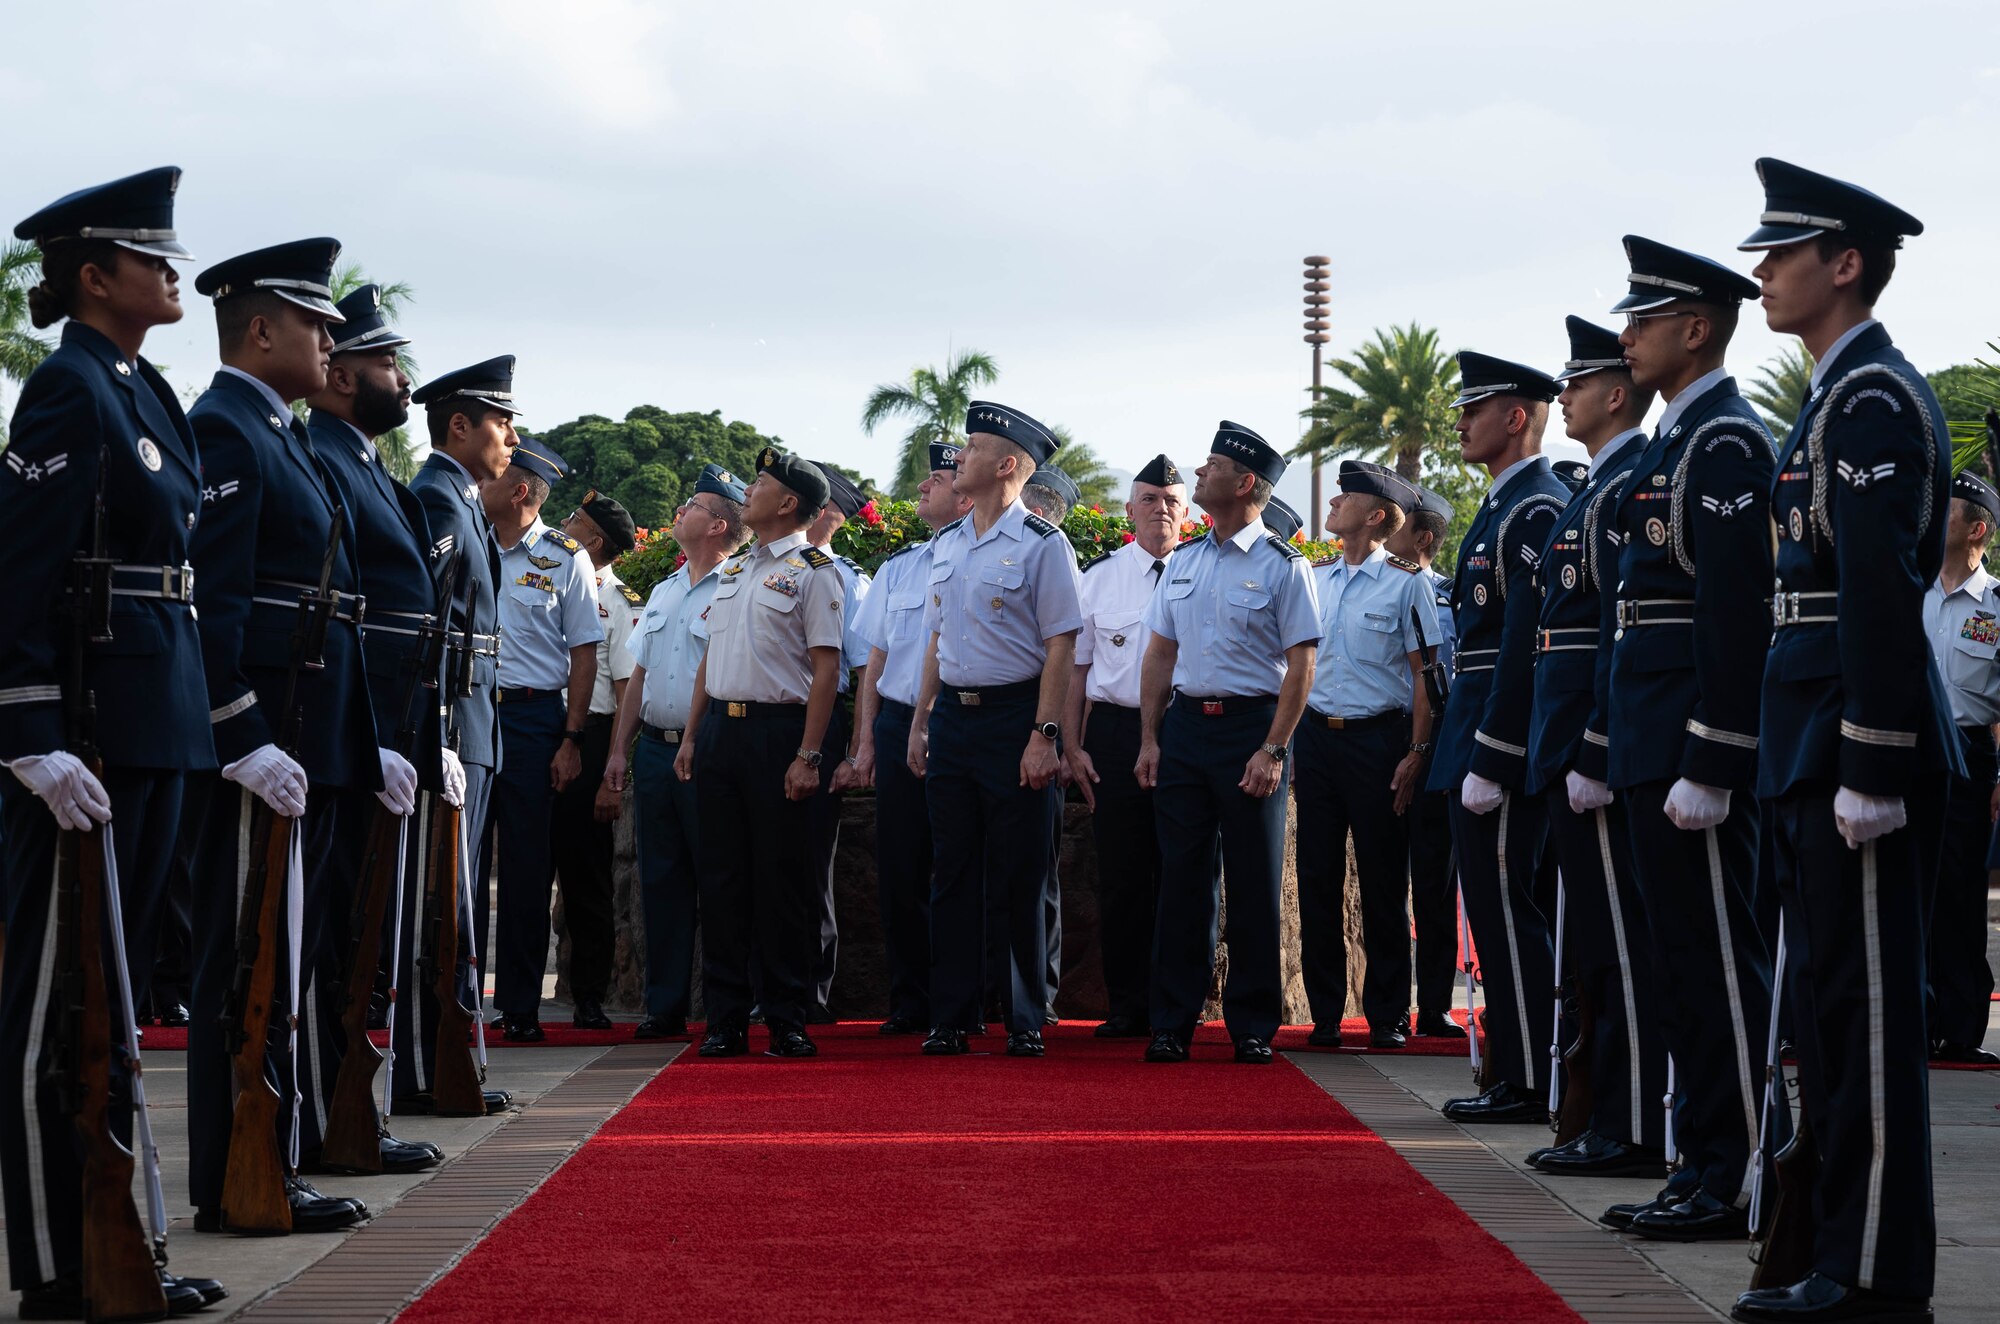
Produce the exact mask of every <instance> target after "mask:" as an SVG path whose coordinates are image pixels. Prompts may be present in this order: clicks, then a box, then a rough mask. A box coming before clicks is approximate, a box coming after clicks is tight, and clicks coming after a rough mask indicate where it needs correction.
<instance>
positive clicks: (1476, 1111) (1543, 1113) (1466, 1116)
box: [1443, 1080, 1549, 1122]
mask: <svg viewBox="0 0 2000 1324" xmlns="http://www.w3.org/2000/svg"><path fill="white" fill-rule="evenodd" d="M1443 1112H1444V1115H1445V1116H1446V1117H1448V1118H1450V1119H1451V1120H1452V1121H1454V1122H1546V1121H1548V1120H1549V1106H1548V1103H1547V1102H1546V1101H1545V1100H1542V1099H1531V1098H1529V1097H1528V1096H1527V1095H1525V1094H1523V1093H1522V1092H1521V1091H1520V1090H1518V1089H1516V1088H1514V1085H1513V1083H1512V1082H1510V1081H1505V1080H1503V1081H1501V1082H1500V1083H1499V1084H1497V1085H1495V1086H1494V1087H1493V1088H1492V1089H1489V1090H1487V1091H1486V1093H1484V1094H1479V1095H1475V1096H1473V1097H1472V1098H1469V1099H1452V1100H1450V1101H1448V1102H1447V1103H1446V1104H1445V1106H1444V1109H1443Z"/></svg>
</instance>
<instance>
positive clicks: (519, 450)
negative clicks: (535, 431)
mask: <svg viewBox="0 0 2000 1324" xmlns="http://www.w3.org/2000/svg"><path fill="white" fill-rule="evenodd" d="M507 458H508V462H509V463H510V464H512V465H513V466H514V467H515V468H516V469H526V470H527V471H528V472H529V473H531V474H533V475H534V476H535V477H537V478H539V479H541V480H542V481H543V482H545V483H547V484H549V485H550V486H551V487H553V486H554V485H555V484H557V483H559V482H561V481H562V480H563V477H564V475H566V474H568V473H569V465H568V464H567V463H566V462H565V461H564V460H563V457H562V456H560V455H558V454H556V453H555V452H554V451H553V450H551V449H549V444H548V443H547V442H546V441H543V440H542V439H541V438H540V437H523V438H521V444H520V445H518V446H516V447H515V448H514V449H513V450H511V451H509V452H508V453H507Z"/></svg>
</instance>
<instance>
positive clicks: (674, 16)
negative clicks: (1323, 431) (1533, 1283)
mask: <svg viewBox="0 0 2000 1324" xmlns="http://www.w3.org/2000/svg"><path fill="white" fill-rule="evenodd" d="M4 30H5V33H6V40H5V42H4V44H0V115H4V117H5V122H6V123H8V124H9V125H10V129H11V131H10V134H9V142H8V147H7V148H6V150H5V154H4V158H0V160H4V167H0V197H4V198H5V200H6V204H5V207H6V210H7V217H6V219H7V220H8V221H9V222H10V223H11V222H12V221H13V220H17V219H19V218H20V217H21V216H25V215H27V214H28V213H29V212H30V211H32V210H34V209H36V208H37V207H39V206H41V205H42V204H44V203H45V202H48V201H50V200H51V199H53V198H55V197H56V196H58V195H59V194H61V193H64V192H67V191H68V190H70V189H72V188H75V187H78V186H80V185H83V184H86V183H92V182H97V181H101V180H104V179H109V178H112V177H115V176H117V175H120V174H124V173H128V172H130V171H133V170H138V169H142V168H145V167H148V166H153V165H159V164H167V163H172V164H176V165H179V166H182V167H183V168H184V169H185V170H186V172H187V173H186V176H185V178H184V179H183V181H182V185H181V192H180V198H179V208H178V224H179V229H180V232H181V237H182V240H183V242H185V243H186V244H187V245H188V246H189V247H190V248H191V249H192V250H193V251H194V252H195V253H196V254H197V255H198V257H199V258H200V259H201V261H200V262H197V263H194V264H190V266H189V267H188V271H189V272H190V273H191V272H193V271H198V270H200V268H201V267H202V266H203V265H206V264H207V263H208V262H213V261H216V260H219V259H221V258H224V257H228V256H231V255H232V254H235V253H238V252H242V251H245V250H247V249H251V248H256V247H260V246H262V245H265V244H269V243H275V242H279V241H282V240H288V239H294V238H300V237H304V236H308V235H315V234H332V235H335V236H338V237H339V238H340V239H341V240H342V241H343V242H344V244H345V245H346V250H347V256H348V257H350V258H353V259H355V260H358V261H359V262H360V263H362V264H363V266H365V267H366V269H367V270H368V271H369V273H370V274H371V275H373V276H375V277H377V278H380V279H400V280H406V281H409V282H411V283H412V284H413V285H414V286H415V289H416V302H415V304H414V308H413V310H412V313H411V315H410V317H409V318H408V320H407V321H406V323H405V329H406V330H408V331H409V332H410V333H411V334H412V335H413V336H414V337H415V338H416V342H417V343H416V345H415V350H416V352H417V354H418V357H419V359H420V361H421V363H422V366H423V367H424V369H426V370H427V371H430V372H441V371H445V370H447V369H450V368H453V367H457V366H460V365H462V364H464V363H467V362H471V361H474V360H476V359H481V358H484V357H487V356H489V355H492V354H497V353H514V354H518V355H519V356H520V367H519V372H518V376H517V379H516V387H517V390H518V391H519V392H520V394H521V397H522V399H523V401H524V402H525V405H526V408H527V410H528V417H527V419H526V422H527V424H528V426H530V427H531V428H533V427H536V426H542V427H546V426H549V425H552V424H554V423H557V422H561V421H564V420H566V419H570V418H574V417H576V416H577V415H579V414H583V413H600V414H606V415H610V416H613V417H617V416H619V415H622V414H623V413H624V411H625V410H627V409H629V408H631V407H632V406H634V405H637V404H643V403H650V404H657V405H661V406H664V407H666V408H669V409H690V410H709V409H720V410H721V411H722V412H723V414H724V415H725V416H726V417H729V418H740V419H743V420H745V421H747V422H749V423H751V424H754V425H755V426H756V427H757V428H759V429H760V430H762V431H764V432H767V433H775V434H777V435H779V436H781V437H783V438H784V439H785V441H786V442H787V443H789V444H790V445H792V446H793V447H795V448H797V449H799V450H802V451H804V452H805V453H806V454H808V455H810V456H814V457H820V458H826V459H831V460H837V461H839V462H841V463H844V464H849V465H852V466H854V467H856V468H859V469H860V470H862V471H863V472H864V473H866V474H869V475H871V476H873V477H875V478H877V479H878V480H883V481H886V480H887V479H888V478H889V476H890V473H891V471H892V463H893V456H894V453H895V448H896V443H897V440H898V437H899V435H900V433H899V432H895V431H891V430H887V429H885V430H883V431H881V432H878V434H877V435H876V436H875V437H873V438H870V437H867V436H864V435H863V434H862V432H861V429H860V426H859V421H858V420H859V416H860V411H861V406H862V402H863V401H864V399H865V398H866V397H867V394H868V392H869V390H870V388H871V387H872V386H874V385H875V384H876V383H878V382H882V381H888V380H895V379H900V378H903V377H904V376H906V374H907V373H908V371H909V369H910V368H911V367H912V366H913V365H915V364H918V363H927V362H939V361H941V360H943V358H944V356H945V355H946V353H947V351H948V349H949V348H950V347H952V346H961V347H962V346H967V345H970V346H976V347H978V348H980V349H983V350H986V351H987V352H988V353H990V354H992V355H993V356H994V357H995V358H996V359H997V360H998V362H999V364H1000V367H1001V370H1002V375H1001V380H1000V384H999V385H998V386H997V387H996V388H995V389H994V391H993V395H994V396H995V398H998V399H1001V400H1004V401H1006V402H1007V403H1010V404H1013V405H1016V406H1018V407H1019V408H1021V409H1023V410H1025V411H1027V412H1028V413H1031V414H1033V415H1036V416H1037V417H1039V418H1041V419H1043V420H1044V421H1047V422H1058V423H1063V424H1067V425H1068V426H1069V427H1071V428H1072V429H1073V430H1074V431H1075V433H1076V435H1078V436H1079V437H1083V438H1086V439H1088V440H1089V441H1090V442H1091V443H1092V444H1093V445H1094V446H1095V447H1096V448H1097V450H1098V451H1099V453H1100V454H1102V455H1103V456H1104V457H1105V458H1106V459H1107V460H1109V461H1110V462H1111V463H1113V464H1114V465H1117V466H1119V467H1122V468H1125V469H1135V468H1137V467H1138V466H1139V465H1140V464H1141V463H1143V461H1144V460H1145V459H1146V458H1147V457H1149V456H1150V455H1152V454H1153V453H1154V452H1156V451H1159V450H1165V451H1167V452H1168V453H1169V454H1171V455H1172V456H1173V457H1174V458H1175V459H1176V460H1178V461H1180V462H1182V463H1184V464H1185V463H1190V462H1192V461H1195V460H1197V459H1199V457H1200V456H1201V455H1202V454H1204V453H1205V451H1206V448H1207V444H1208V440H1209V438H1210V436H1211V435H1212V432H1213V428H1214V425H1215V423H1216V421H1217V420H1218V419H1220V418H1223V417H1229V418H1232V419H1235V420H1238V421H1240V422H1242V423H1245V424H1247V425H1249V426H1251V427H1253V428H1255V429H1257V430H1259V431H1261V432H1263V433H1264V434H1265V435H1266V436H1268V437H1270V438H1271V439H1272V440H1273V441H1284V442H1288V441H1290V440H1291V439H1293V438H1295V437H1296V435H1297V433H1298V430H1299V423H1298V418H1297V412H1298V410H1299V409H1300V408H1301V406H1302V405H1303V404H1304V403H1305V396H1306V391H1305V387H1306V384H1307V382H1308V381H1309V380H1310V366H1309V364H1310V360H1309V357H1308V350H1307V347H1306V346H1305V344H1304V343H1303V342H1302V341H1301V340H1300V335H1301V328H1300V326H1299V322H1300V295H1301V289H1300V275H1299V271H1300V263H1299V259H1300V257H1301V256H1302V255H1304V254H1307V253H1324V254H1327V255H1330V256H1331V257H1332V258H1333V285H1334V288H1333V291H1332V297H1333V304H1332V307H1331V310H1330V315H1331V320H1332V322H1333V330H1332V335H1333V337H1334V343H1333V345H1332V346H1330V348H1331V349H1333V350H1337V351H1341V352H1345V351H1346V350H1347V349H1348V348H1349V347H1351V346H1353V345H1354V344H1356V343H1357V342H1359V341H1360V340H1361V339H1363V338H1364V337H1365V336H1366V335H1367V334H1368V332H1369V331H1370V330H1371V329H1372V328H1374V327H1377V326H1382V325H1386V324H1389V323H1401V322H1408V321H1411V320H1415V321H1418V322H1421V323H1424V324H1426V325H1431V326H1435V327H1438V328H1439V329H1440V331H1441V332H1442V337H1443V343H1444V344H1445V346H1446V347H1448V348H1461V347H1469V348H1477V349H1480V350H1484V351H1488V352H1491V353H1496V354H1501V355H1504V356H1507V357H1513V358H1519V359H1524V360H1527V361H1529V362H1532V363H1535V364H1537V365H1540V366H1542V367H1544V368H1547V369H1551V370H1552V369H1554V368H1555V367H1556V366H1557V365H1559V364H1560V362H1561V361H1562V359H1563V358H1564V357H1565V341H1564V337H1563V316H1564V314H1566V313H1580V314H1583V315H1586V316H1592V317H1594V318H1595V319H1596V320H1599V321H1600V322H1603V323H1605V324H1610V323H1611V322H1612V321H1613V319H1612V318H1611V317H1610V316H1609V315H1608V314H1607V313H1606V312H1605V310H1606V309H1607V308H1608V307H1609V305H1610V304H1611V302H1612V301H1613V300H1614V299H1615V298H1616V297H1617V295H1618V293H1619V292H1620V287H1621V284H1622V280H1621V278H1622V276H1623V273H1624V271H1625V264H1624V259H1623V254H1622V252H1621V251H1620V248H1619V244H1618V240H1619V236H1620V235H1622V234H1625V233H1627V232H1636V233H1640V234H1645V235H1648V236H1650V237H1653V238H1656V239H1659V240H1662V241H1664V242H1667V243H1671V244H1675V245H1678V246H1682V247H1687V248H1692V249H1695V250H1697V251H1700V252H1704V253H1708V254H1710V255H1713V256H1716V257H1718V258H1720V259H1723V260H1725V261H1729V262H1732V263H1733V264H1735V265H1736V266H1738V267H1739V268H1740V269H1742V270H1745V271H1747V270H1748V269H1749V267H1750V266H1751V265H1752V262H1751V259H1750V257H1749V255H1746V254H1738V253H1735V252H1734V251H1733V246H1734V244H1735V243H1736V241H1737V240H1738V239H1739V238H1741V237H1742V236H1743V235H1744V234H1745V233H1747V232H1748V231H1749V229H1750V228H1751V227H1752V226H1753V225H1754V223H1755V221H1756V214H1757V212H1758V211H1759V210H1760V209H1761V194H1760V192H1759V190H1758V187H1757V181H1756V176H1755V174H1754V172H1753V170H1752V165H1751V163H1752V161H1753V160H1754V159H1755V158H1756V157H1758V156H1760V155H1775V156H1781V157H1784V158H1787V159H1789V160H1793V161H1796V162H1799V163H1801V164H1804V165H1808V166H1810V167H1813V168H1815V169H1821V170H1825V171H1827V172H1829V173H1832V174H1836V175H1840V176H1842V177H1845V178H1849V179H1852V180H1854V181H1856V182H1858V183H1862V184H1865V185H1867V186H1868V187H1871V188H1873V189H1875V190H1876V191H1877V192H1880V193H1882V194H1884V195H1886V196H1887V197H1889V198H1890V199H1891V200H1893V201H1895V202H1897V203H1899V204H1901V205H1903V206H1905V207H1907V208H1909V209H1910V210H1911V211H1913V212H1915V213H1916V214H1917V215H1918V216H1919V217H1921V218H1922V219H1923V220H1924V222H1925V223H1926V226H1927V227H1928V228H1927V233H1926V234H1925V235H1924V236H1923V237H1921V238H1918V239H1915V240H1913V241H1911V242H1910V243H1909V245H1908V246H1907V248H1906V250H1905V253H1904V254H1903V257H1902V266H1901V269H1900V270H1899V271H1898V273H1897V276H1896V279H1895V283H1894V284H1893V285H1892V286H1891V287H1890V290H1889V293H1888V295H1887V297H1886V298H1885V299H1884V301H1883V304H1882V307H1881V309H1880V312H1881V314H1882V316H1883V318H1884V320H1885V321H1886V322H1887V323H1888V324H1889V327H1890V329H1891V331H1892V332H1893V333H1894V334H1895V335H1896V337H1897V339H1898V340H1899V341H1900V342H1901V343H1902V344H1903V345H1904V346H1905V347H1906V348H1907V349H1908V351H1909V352H1910V354H1911V356H1912V357H1913V358H1914V359H1915V360H1916V362H1917V363H1918V364H1919V365H1920V366H1922V367H1925V368H1934V367H1941V366H1944V365H1945V364H1947V363H1952V362H1962V361H1964V360H1966V359H1969V358H1971V357H1972V356H1973V355H1974V354H1977V353H1983V352H1984V351H1983V349H1982V346H1983V344H1984V342H1985V341H1987V340H1988V339H1990V338H1995V337H1996V336H2000V304H1997V303H1996V297H1995V296H1996V292H2000V291H1996V284H2000V279H1997V278H1996V273H2000V258H1997V257H1996V254H1995V251H1994V240H1995V238H1996V235H2000V176H1997V175H1996V172H1995V169H1994V162H1995V159H1996V158H1995V151H1996V145H2000V5H1996V4H1993V3H1992V2H1991V0H1966V2H1964V3H1952V2H1949V0H1905V2H1904V3H1900V4H1897V5H1894V6H1889V7H1885V6H1883V5H1881V4H1880V3H1879V0H1871V2H1870V3H1851V2H1849V0H1820V2H1819V3H1816V4H1812V5H1801V4H1797V3H1793V4H1787V5H1782V6H1780V5H1761V4H1746V3H1741V0H1739V2H1738V3H1730V4H1708V3H1699V2H1694V0H1682V2H1681V3H1676V4H1669V5H1654V6H1627V5H1605V4H1599V5H1594V6H1583V5H1557V4H1527V3H1519V2H1518V0H1517V2H1516V3H1510V4H1492V3H1456V2H1452V3H1439V2H1437V0H1433V2H1432V3H1428V4H1414V3H1413V4H1397V5H1386V4H1385V5H1373V6H1366V7H1364V6H1360V5H1351V4H1328V3H1326V2H1325V0H1318V2H1317V3H1300V4H1256V3H1248V2H1247V0H1238V3H1232V4H1212V5H1198V4H1192V3H1161V2H1160V0H1149V3H1147V4H1145V5H1143V6H1134V7H1130V8H1119V7H1115V6H1111V5H1095V4H1088V3H1076V2H1071V3H1055V4H1008V3H1000V4H987V5H980V6H972V5H961V4H949V3H940V2H939V0H928V2H927V3H911V4H867V5H848V4H840V3H828V2H826V0H821V2H819V3H809V4H772V3H761V4H756V5H715V4H664V3H657V4H655V3H641V2H639V0H561V2H560V3H547V2H546V0H476V2H474V0H466V2H465V3H421V2H407V0H406V2H405V3H396V4H389V3H348V4H344V5H338V6H296V5H284V4H255V5H252V4H221V3H212V2H211V3H200V2H199V0H197V2H196V3H191V4H183V5H178V6H175V7H173V9H172V11H171V12H170V13H169V12H168V11H163V10H160V9H158V8H150V9H148V8H142V7H134V6H125V5H114V4H102V3H80V2H78V0H70V3H66V4H62V5H46V6H34V7H27V6H10V7H9V10H8V13H7V16H6V19H5V29H4ZM184 289H185V290H186V297H187V302H188V308H189V316H188V317H187V318H186V319H185V320H184V321H183V322H182V323H181V324H180V325H179V326H176V327H172V328H166V329H163V330H161V331H158V332H155V333H154V335H153V336H152V337H151V339H150V340H149V342H148V344H147V353H148V356H149V357H151V358H153V359H155V360H156V361H159V362H163V363H166V364H167V365H169V371H170V375H171V377H172V380H173V381H174V383H175V385H176V386H177V387H187V386H189V385H191V384H197V383H200V382H203V381H205V380H206V378H207V377H208V375H209V373H210V372H212V370H213V368H214V364H215V355H214V346H213V338H212V322H211V319H210V317H209V315H208V312H207V309H206V307H205V306H204V305H205V303H206V301H205V300H201V299H199V298H198V297H197V296H195V295H194V293H193V290H192V281H191V280H189V281H186V282H185V284H184ZM1778 348H1779V342H1778V340H1777V339H1776V338H1775V337H1773V336H1771V335H1769V333H1767V332H1766V331H1765V330H1764V328H1763V327H1762V325H1761V319H1759V318H1757V317H1755V316H1754V315H1752V316H1750V317H1748V318H1746V326H1745V331H1744V333H1743V334H1741V335H1740V336H1739V338H1738V341H1737V347H1736V350H1735V352H1734V354H1733V363H1734V366H1735V368H1736V369H1737V371H1738V373H1739V374H1740V375H1743V376H1745V377H1748V376H1749V375H1750V373H1751V370H1752V369H1754V368H1755V367H1756V366H1757V365H1758V364H1759V363H1761V362H1762V361H1763V360H1765V359H1766V358H1768V357H1769V356H1770V355H1771V354H1773V353H1774V352H1776V350H1777V349H1778ZM1552 449H1554V448H1553V447H1552ZM1295 467H1296V468H1297V469H1299V470H1300V471H1301V475H1293V476H1288V481H1287V483H1286V484H1285V486H1284V488H1283V490H1284V491H1285V492H1286V493H1287V494H1288V495H1293V494H1298V493H1302V492H1303V486H1304V485H1303V481H1302V471H1303V468H1304V466H1303V465H1299V466H1295Z"/></svg>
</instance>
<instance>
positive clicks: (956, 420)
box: [861, 349, 1000, 500]
mask: <svg viewBox="0 0 2000 1324" xmlns="http://www.w3.org/2000/svg"><path fill="white" fill-rule="evenodd" d="M999 377H1000V369H999V368H998V367H996V366H995V365H994V363H993V358H992V356H991V355H989V354H984V353H981V352H980V351H979V350H976V349H968V350H962V351H960V352H959V353H958V354H957V355H956V356H955V357H952V358H951V359H950V360H949V361H948V362H947V363H946V365H945V370H944V372H943V374H942V375H940V374H939V373H938V371H937V370H936V369H935V368H928V367H918V368H913V369H911V371H910V380H909V381H908V382H907V383H895V382H890V383H886V384H884V385H881V386H878V387H876V388H875V389H874V390H873V391H872V392H870V393H869V396H868V403H867V404H866V405H863V406H862V409H861V430H862V431H863V432H866V433H869V434H871V435H872V434H873V433H874V431H875V427H876V425H877V424H878V423H881V422H883V421H884V420H886V419H891V418H911V419H914V420H916V422H915V425H914V426H913V427H911V429H910V430H909V431H908V432H907V433H905V434H904V436H903V451H902V454H901V456H899V457H898V459H897V461H896V477H895V479H894V480H893V482H892V483H891V485H890V490H891V494H892V495H894V496H895V497H897V498H898V499H901V500H909V499H910V498H912V497H914V496H916V494H917V484H918V483H921V482H922V481H924V475H925V474H928V473H929V472H930V471H931V462H930V445H931V443H932V442H934V441H935V442H944V443H949V444H956V443H959V442H963V441H964V440H965V432H964V425H965V411H966V408H967V407H968V406H969V405H970V404H971V403H972V392H973V388H975V387H979V386H991V385H992V384H993V383H994V382H995V381H997V380H998V379H999Z"/></svg>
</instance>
